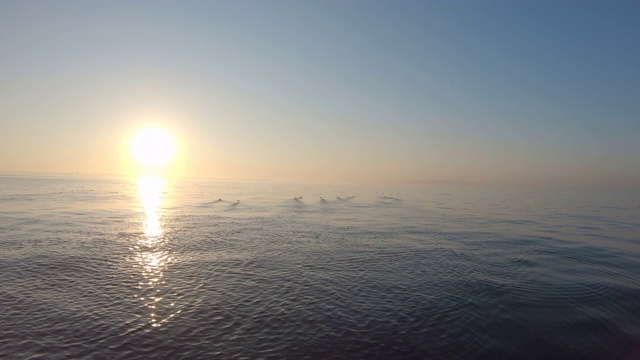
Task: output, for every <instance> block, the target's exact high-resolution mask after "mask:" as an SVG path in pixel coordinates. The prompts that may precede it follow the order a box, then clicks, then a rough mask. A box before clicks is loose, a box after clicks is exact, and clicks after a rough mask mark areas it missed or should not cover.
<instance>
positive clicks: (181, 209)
mask: <svg viewBox="0 0 640 360" xmlns="http://www.w3.org/2000/svg"><path fill="white" fill-rule="evenodd" d="M238 200H239V201H238ZM639 215H640V195H639V194H637V193H633V192H626V193H622V192H618V193H615V192H609V193H606V192H599V193H596V192H568V191H565V192H544V191H525V190H496V189H483V188H472V187H463V188H452V187H451V188H446V187H438V188H434V187H425V186H412V187H406V186H396V185H388V186H375V187H374V186H346V185H345V186H339V185H333V186H326V185H322V186H320V185H317V186H316V185H295V184H280V185H278V184H258V183H224V182H207V181H186V180H181V181H176V180H162V179H157V178H145V179H138V180H121V179H81V178H46V177H30V178H29V177H0V235H1V236H0V311H1V315H2V316H1V319H2V326H1V329H0V358H3V359H14V358H15V359H25V358H38V357H42V358H47V359H57V358H82V357H91V358H96V357H98V358H122V359H135V358H144V359H146V358H150V357H154V358H192V359H193V358H239V357H243V358H274V359H283V358H290V359H301V358H367V359H370V358H433V359H454V358H455V359H481V358H486V359H495V358H519V359H523V358H531V359H547V358H585V359H609V358H611V359H632V358H636V357H638V356H639V355H640V260H639V259H640V257H639V255H640V239H639V238H638V234H640V221H639V219H640V216H639Z"/></svg>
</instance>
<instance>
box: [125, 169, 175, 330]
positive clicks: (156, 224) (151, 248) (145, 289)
mask: <svg viewBox="0 0 640 360" xmlns="http://www.w3.org/2000/svg"><path fill="white" fill-rule="evenodd" d="M165 186H166V181H165V180H164V179H162V178H160V177H157V176H144V177H141V178H139V179H138V195H139V198H140V204H141V205H142V210H143V213H144V221H143V222H142V225H143V233H142V236H140V237H139V238H138V240H137V242H136V244H135V245H134V247H133V249H134V260H135V261H134V266H135V267H136V268H138V269H139V270H140V271H141V273H142V278H141V280H140V282H139V283H138V289H139V290H140V292H139V294H137V295H136V298H137V300H138V301H142V302H143V304H144V307H145V308H147V309H148V323H149V324H150V325H151V326H154V327H157V326H161V325H162V324H163V323H165V322H167V321H168V320H169V319H170V318H172V317H173V316H175V315H176V314H178V313H179V312H180V311H179V310H178V311H176V309H175V302H168V301H165V299H164V297H163V294H165V293H166V291H165V290H166V289H165V288H166V280H165V279H164V274H165V271H166V269H167V267H168V266H169V265H170V264H171V263H172V262H173V260H174V259H173V257H172V256H171V253H170V252H169V250H168V245H169V244H168V239H167V238H166V236H165V235H164V224H163V221H162V207H163V205H164V203H165V201H166V199H165V196H164V195H165ZM146 316H147V315H145V317H146Z"/></svg>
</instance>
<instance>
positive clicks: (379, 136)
mask: <svg viewBox="0 0 640 360" xmlns="http://www.w3.org/2000/svg"><path fill="white" fill-rule="evenodd" d="M638 18H640V4H638V3H637V2H636V3H634V2H631V1H629V2H623V1H617V2H616V1H614V2H604V1H598V2H596V1H562V2H560V1H517V2H515V1H483V2H480V1H415V2H413V1H393V2H392V1H272V2H266V1H226V2H223V1H219V2H129V3H125V2H66V1H61V2H21V1H20V2H17V1H14V2H12V1H8V2H7V1H5V2H3V3H2V4H0V44H1V45H2V48H3V56H2V57H0V77H1V78H2V79H3V81H2V84H0V140H1V141H0V143H2V145H0V150H1V151H2V155H0V171H7V172H19V171H46V172H69V171H80V172H109V173H123V172H127V171H128V170H127V167H126V166H125V165H124V164H127V160H126V158H127V151H126V150H123V149H125V148H126V139H127V137H128V136H130V133H131V132H132V131H134V129H136V128H139V127H140V126H144V125H145V124H149V123H159V124H160V125H162V126H165V127H167V128H169V129H171V131H173V132H174V133H175V136H176V137H178V138H180V139H181V143H182V157H181V158H180V159H181V160H180V162H181V166H180V167H179V171H178V170H177V171H178V172H180V174H181V175H191V176H213V177H223V178H224V177H229V178H256V179H291V180H299V181H319V182H323V181H349V182H351V181H364V182H368V181H372V180H379V181H417V180H452V181H463V182H480V183H495V184H511V183H513V184H518V183H523V184H525V183H526V184H529V183H532V184H536V183H540V184H547V185H552V184H559V185H562V186H572V185H575V186H582V185H587V186H591V185H594V186H595V185H597V186H614V187H618V186H632V185H633V184H637V183H638V181H639V180H640V160H638V158H639V157H638V156H637V155H638V154H640V116H639V115H640V105H639V102H638V99H639V98H640V97H639V95H640V70H639V67H638V65H637V64H640V47H639V46H637V42H638V39H640V21H637V19H638Z"/></svg>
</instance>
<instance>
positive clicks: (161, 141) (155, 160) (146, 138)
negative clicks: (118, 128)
mask: <svg viewBox="0 0 640 360" xmlns="http://www.w3.org/2000/svg"><path fill="white" fill-rule="evenodd" d="M132 150H133V156H135V158H136V160H138V162H140V164H142V165H144V166H153V167H157V166H162V165H166V164H168V163H169V162H170V161H171V159H172V158H173V155H174V153H175V150H176V144H175V141H174V140H173V137H171V135H170V134H169V133H168V132H166V131H164V130H162V129H158V128H146V129H143V130H141V131H140V132H139V133H138V134H137V135H136V136H135V138H134V139H133V143H132Z"/></svg>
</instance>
